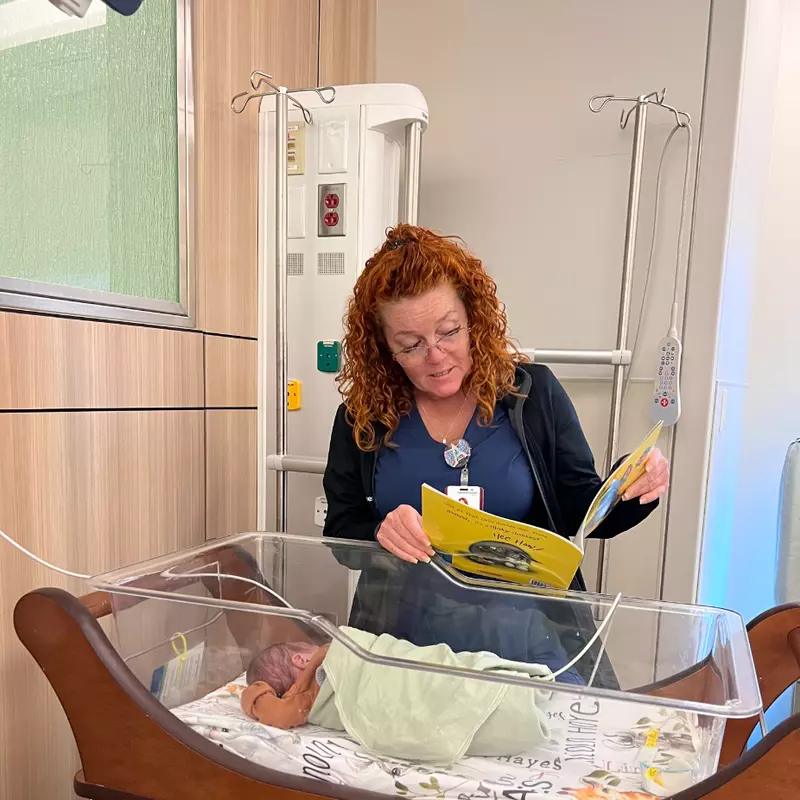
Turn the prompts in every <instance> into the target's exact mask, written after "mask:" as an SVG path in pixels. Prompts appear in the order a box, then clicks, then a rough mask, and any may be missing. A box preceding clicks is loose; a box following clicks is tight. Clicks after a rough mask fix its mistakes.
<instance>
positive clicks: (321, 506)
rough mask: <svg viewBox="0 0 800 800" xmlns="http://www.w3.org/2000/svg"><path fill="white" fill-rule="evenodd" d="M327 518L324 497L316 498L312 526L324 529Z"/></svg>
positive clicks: (326, 502) (326, 505) (326, 504)
mask: <svg viewBox="0 0 800 800" xmlns="http://www.w3.org/2000/svg"><path fill="white" fill-rule="evenodd" d="M327 518H328V501H327V499H326V498H324V497H318V498H317V499H316V500H315V501H314V524H315V525H316V526H317V527H318V528H323V527H325V520H326V519H327Z"/></svg>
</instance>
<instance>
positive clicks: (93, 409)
mask: <svg viewBox="0 0 800 800" xmlns="http://www.w3.org/2000/svg"><path fill="white" fill-rule="evenodd" d="M193 22H194V42H195V43H194V52H195V124H196V129H195V134H196V135H195V150H196V154H197V171H196V183H195V190H196V191H195V201H196V202H195V206H196V214H197V216H196V222H195V236H196V242H195V249H194V253H195V258H196V270H197V282H198V288H199V291H198V329H197V330H196V331H177V330H161V329H156V328H146V327H138V326H133V325H121V324H115V323H108V322H91V321H85V320H77V319H65V318H57V317H49V316H43V315H35V314H23V313H14V312H0V529H2V530H4V531H6V532H8V533H9V534H10V535H12V536H13V537H14V538H16V539H17V540H18V541H19V542H20V543H21V544H22V545H23V546H25V547H27V548H29V549H30V550H32V551H33V552H35V553H36V554H38V555H40V556H41V557H42V558H44V559H46V560H49V561H51V562H53V563H55V564H58V565H60V566H64V567H66V568H68V569H71V570H73V571H77V572H86V573H97V572H101V571H104V570H107V569H110V568H112V567H115V566H119V565H122V564H126V563H131V562H134V561H137V560H140V559H143V558H148V557H151V556H153V555H156V554H159V553H164V552H168V551H172V550H175V549H178V548H183V547H187V546H189V545H191V544H195V543H198V542H201V541H203V539H204V538H205V537H209V538H211V537H216V536H221V535H225V534H228V533H233V532H238V531H242V530H248V529H249V530H252V529H254V528H255V522H256V487H255V476H256V410H255V407H256V342H255V336H256V321H257V320H256V316H257V305H256V274H257V273H256V270H257V265H256V255H257V239H258V236H257V234H258V228H257V186H258V175H257V165H258V137H257V116H258V105H257V103H255V102H254V103H251V105H250V106H249V107H248V109H247V111H246V112H245V113H244V114H242V115H235V114H233V113H232V112H231V110H230V100H231V97H232V96H233V95H234V94H236V93H237V92H239V91H243V90H244V89H245V88H246V87H247V85H248V79H249V75H250V73H251V72H252V71H253V70H254V69H261V70H264V71H266V72H272V73H273V74H274V75H275V77H276V79H277V80H278V81H280V82H281V83H284V84H286V85H289V86H310V85H313V84H315V83H317V82H318V78H321V80H322V81H323V82H332V81H335V82H337V83H360V82H365V81H369V80H372V74H373V71H374V70H373V64H372V62H373V61H374V45H373V43H372V42H373V36H374V31H373V28H374V0H369V1H368V2H364V1H363V0H322V2H321V3H320V2H319V0H195V3H194V20H193ZM320 25H321V27H320ZM44 585H48V586H60V587H63V588H65V589H67V590H68V591H71V592H73V593H75V594H80V593H82V592H83V591H85V589H86V587H85V585H84V584H82V582H81V581H79V580H77V579H73V578H66V577H63V576H60V575H58V574H56V573H53V572H51V571H49V570H47V569H45V568H44V567H41V566H39V565H36V564H34V563H33V562H31V561H30V560H29V559H27V558H26V557H24V556H23V555H21V554H20V553H18V552H17V551H15V550H13V549H12V548H11V547H10V546H8V545H7V544H5V543H3V542H0V646H1V648H2V649H0V708H2V710H3V713H2V715H0V716H1V717H2V720H0V797H2V798H47V799H48V800H68V799H71V798H72V797H73V793H72V789H71V785H72V777H73V774H74V772H75V771H76V769H77V768H78V758H77V753H76V752H75V747H74V743H73V741H72V737H71V734H70V732H69V728H68V726H67V724H66V720H65V718H64V715H63V713H62V711H61V708H60V706H59V705H58V703H57V701H56V699H55V697H54V695H53V693H52V692H51V691H50V690H49V688H48V686H47V683H46V681H45V679H44V677H43V676H42V675H41V673H40V672H39V670H38V669H37V668H36V667H35V666H34V665H33V664H32V662H31V659H30V657H29V656H28V654H27V653H26V652H25V651H24V650H23V648H22V647H21V645H20V644H19V643H18V642H17V640H16V637H15V635H14V632H13V626H12V614H13V608H14V604H15V602H16V600H17V598H18V597H19V596H20V595H21V594H23V593H24V592H26V591H28V590H30V589H33V588H36V587H38V586H44Z"/></svg>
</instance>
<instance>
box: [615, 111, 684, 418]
mask: <svg viewBox="0 0 800 800" xmlns="http://www.w3.org/2000/svg"><path fill="white" fill-rule="evenodd" d="M681 128H685V129H686V137H687V138H686V160H685V163H684V172H683V189H682V191H681V215H680V220H679V223H678V241H677V246H676V253H675V271H674V273H673V286H672V310H671V313H670V328H671V329H672V328H675V327H676V325H677V315H678V285H679V277H680V271H681V270H680V266H681V252H682V249H683V247H682V245H683V229H684V225H685V222H686V205H687V202H688V188H689V173H690V171H691V154H692V128H691V126H690V125H689V123H685V124H684V125H676V126H675V127H674V128H673V129H672V130H671V131H670V132H669V135H668V136H667V139H666V141H665V142H664V147H663V148H662V150H661V158H660V159H659V162H658V170H657V172H656V186H655V200H654V204H653V232H652V235H651V237H650V252H649V253H648V256H647V269H646V271H645V279H644V290H643V292H642V302H641V304H640V305H639V314H638V319H637V320H636V329H635V333H634V335H633V345H632V346H631V363H630V366H629V367H628V371H627V374H626V375H625V384H624V386H623V389H622V402H623V403H624V402H625V398H626V397H627V394H628V388H629V386H630V382H631V376H632V374H633V360H634V358H635V356H636V347H637V345H638V343H639V334H640V332H641V327H642V319H643V318H644V311H645V308H646V304H647V297H648V289H649V287H650V277H651V274H652V271H653V262H654V258H655V251H656V242H657V240H658V211H659V205H660V202H661V177H662V171H663V167H664V159H665V157H666V155H667V150H668V149H669V145H670V142H671V141H672V139H673V137H674V136H675V134H676V133H677V132H678V131H679V130H681ZM676 335H677V330H676Z"/></svg>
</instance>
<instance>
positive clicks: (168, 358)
mask: <svg viewBox="0 0 800 800" xmlns="http://www.w3.org/2000/svg"><path fill="white" fill-rule="evenodd" d="M0 354H2V357H0V409H2V410H22V409H25V410H32V409H39V410H41V409H79V408H82V409H93V408H95V409H96V408H103V409H108V408H113V409H117V408H202V406H203V337H202V336H201V335H200V334H199V333H189V332H186V331H177V330H161V329H158V328H142V327H137V326H134V325H115V324H110V323H107V322H87V321H84V320H77V319H63V318H61V319H60V318H58V317H45V316H38V315H34V314H15V313H9V312H4V313H0Z"/></svg>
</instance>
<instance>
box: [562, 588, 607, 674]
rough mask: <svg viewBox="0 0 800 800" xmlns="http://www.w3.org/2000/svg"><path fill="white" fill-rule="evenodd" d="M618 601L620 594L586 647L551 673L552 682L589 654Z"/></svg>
mask: <svg viewBox="0 0 800 800" xmlns="http://www.w3.org/2000/svg"><path fill="white" fill-rule="evenodd" d="M620 600H622V594H621V593H620V594H618V595H617V597H616V599H615V600H614V602H613V603H612V604H611V608H610V609H609V610H608V616H607V617H606V618H605V619H604V620H603V621H602V622H601V623H600V627H599V628H598V629H597V631H596V632H595V634H594V636H592V638H591V639H589V641H588V642H587V643H586V646H585V647H584V648H583V650H581V651H580V653H578V655H576V656H575V658H573V659H572V661H570V662H569V663H568V664H565V665H564V666H563V667H561V668H560V669H557V670H556V671H555V672H554V673H553V675H552V679H553V680H555V679H556V678H557V677H558V676H559V675H561V673H562V672H566V671H567V670H568V669H572V668H573V667H574V666H575V665H576V664H577V663H578V662H579V661H580V660H581V659H582V658H583V657H584V656H585V655H586V654H587V653H588V652H589V650H590V649H591V647H592V645H593V644H594V643H595V642H596V641H597V639H598V637H599V636H600V634H601V633H602V632H603V631H604V630H605V629H606V626H607V625H608V624H609V623H610V622H611V620H612V618H613V616H614V612H615V611H616V610H617V606H618V605H619V603H620ZM604 646H605V645H604ZM598 663H599V662H598ZM592 677H594V674H593V675H592ZM548 680H550V677H549V676H548Z"/></svg>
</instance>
